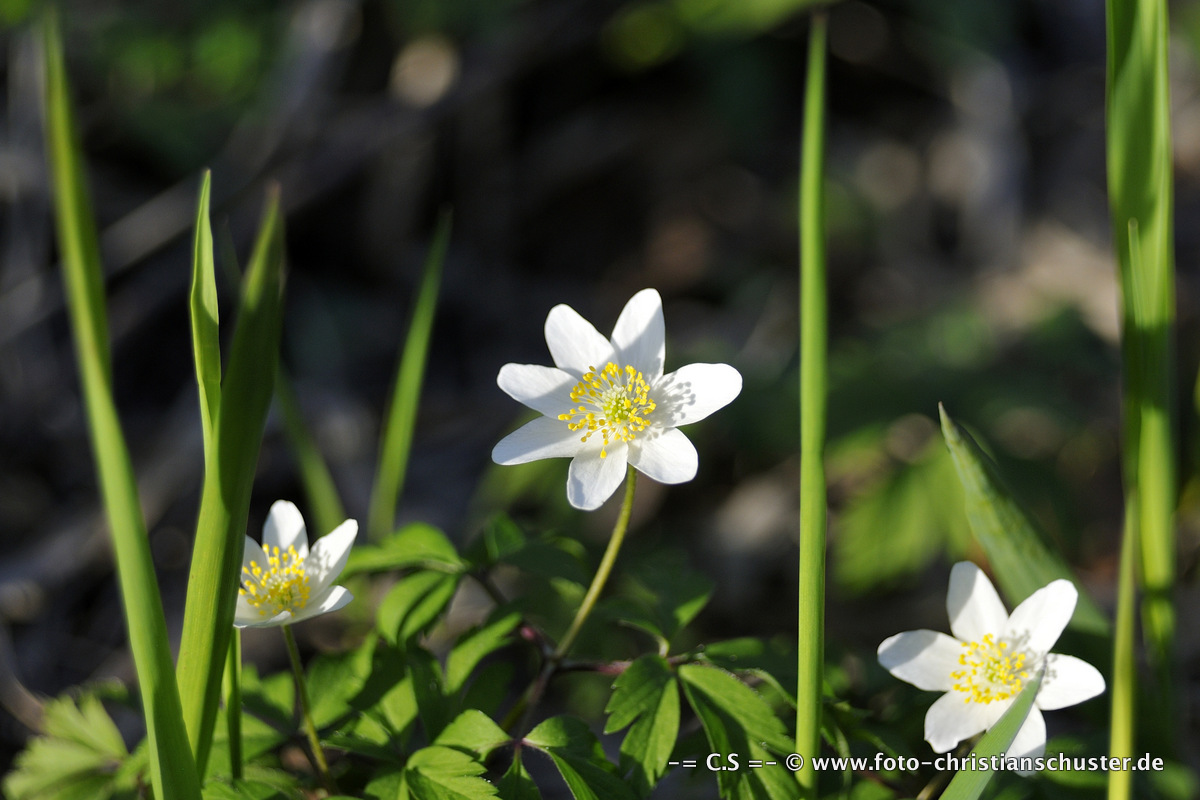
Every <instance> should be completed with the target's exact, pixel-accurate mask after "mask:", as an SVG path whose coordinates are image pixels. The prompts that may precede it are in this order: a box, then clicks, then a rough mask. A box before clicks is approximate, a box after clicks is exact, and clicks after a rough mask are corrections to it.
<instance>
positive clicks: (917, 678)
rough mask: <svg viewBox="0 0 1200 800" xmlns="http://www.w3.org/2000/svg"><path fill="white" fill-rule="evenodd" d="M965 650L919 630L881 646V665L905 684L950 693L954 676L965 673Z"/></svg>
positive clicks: (947, 639)
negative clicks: (960, 671) (957, 673)
mask: <svg viewBox="0 0 1200 800" xmlns="http://www.w3.org/2000/svg"><path fill="white" fill-rule="evenodd" d="M962 652H963V647H962V643H960V642H959V641H958V640H957V639H952V638H950V637H949V636H947V635H946V634H944V633H938V632H937V631H928V630H919V631H905V632H904V633H897V634H896V635H895V636H891V637H889V638H887V639H884V640H883V644H881V645H879V652H878V655H879V664H880V665H881V666H882V667H883V668H884V669H886V670H887V671H888V672H890V673H892V674H893V675H895V676H896V677H897V678H899V679H900V680H902V681H908V682H909V683H911V684H912V685H913V686H915V687H917V688H918V689H924V690H925V691H927V692H948V691H950V690H951V689H952V688H954V679H953V678H951V677H950V673H952V672H955V671H957V670H959V669H961V665H960V664H959V663H958V657H959V656H960V655H962Z"/></svg>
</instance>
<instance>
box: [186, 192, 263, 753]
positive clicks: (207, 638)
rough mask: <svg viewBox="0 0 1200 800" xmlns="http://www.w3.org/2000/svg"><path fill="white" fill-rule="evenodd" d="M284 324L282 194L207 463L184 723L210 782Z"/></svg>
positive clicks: (254, 259)
mask: <svg viewBox="0 0 1200 800" xmlns="http://www.w3.org/2000/svg"><path fill="white" fill-rule="evenodd" d="M282 317H283V221H282V218H281V217H280V214H279V192H278V190H277V189H275V190H273V191H272V192H271V193H270V195H269V197H268V198H267V204H266V209H265V211H264V213H263V221H262V224H261V226H260V228H259V233H258V239H257V242H256V243H255V247H254V253H253V255H252V256H251V259H250V267H249V271H248V272H247V275H246V278H245V280H244V281H243V288H242V292H241V304H240V307H239V309H238V319H237V327H236V329H235V330H234V336H233V350H232V353H231V355H230V357H229V362H228V368H227V370H226V373H225V379H224V382H223V384H222V386H221V402H220V407H219V409H218V410H217V420H216V426H215V431H216V436H215V437H214V439H213V445H214V446H215V450H216V452H215V453H209V454H206V456H205V464H206V472H205V475H204V489H203V492H202V494H201V498H200V513H199V518H198V520H197V522H196V543H195V547H194V549H193V551H192V569H191V572H190V574H189V576H188V594H187V605H186V607H185V608H184V616H183V638H182V641H181V643H180V650H179V665H178V677H179V688H180V694H181V697H182V700H183V712H184V719H185V720H186V721H187V729H188V734H189V735H190V737H191V741H192V748H193V751H194V753H195V756H196V763H197V765H198V767H199V768H200V770H201V772H203V769H204V766H205V764H206V763H207V761H208V752H209V748H210V746H211V744H212V734H213V726H214V723H215V721H216V713H217V699H218V697H219V694H220V689H221V674H222V671H223V668H224V664H225V658H226V653H227V650H228V648H229V637H230V635H231V634H232V631H233V609H234V604H235V601H236V598H237V584H238V568H239V566H240V564H241V560H242V537H243V535H244V532H245V529H246V516H247V514H248V513H249V507H250V490H251V485H252V483H253V480H254V470H255V466H256V464H257V462H258V451H259V446H260V444H261V442H262V433H263V426H264V425H265V423H266V418H267V408H268V407H269V405H270V401H271V395H272V393H273V391H274V383H275V369H276V365H277V363H278V358H279V335H280V327H281V323H282ZM213 467H215V469H214V468H213Z"/></svg>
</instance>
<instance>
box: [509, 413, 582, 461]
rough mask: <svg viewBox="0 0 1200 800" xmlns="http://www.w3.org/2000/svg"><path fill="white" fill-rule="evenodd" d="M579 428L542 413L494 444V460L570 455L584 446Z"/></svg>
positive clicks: (519, 459) (536, 458)
mask: <svg viewBox="0 0 1200 800" xmlns="http://www.w3.org/2000/svg"><path fill="white" fill-rule="evenodd" d="M579 439H580V433H579V431H573V430H571V429H570V428H568V427H567V423H565V422H562V421H560V420H557V419H550V418H549V417H538V418H537V419H535V420H533V421H531V422H527V423H525V424H524V425H522V426H521V427H520V428H517V429H516V430H515V431H513V432H512V433H510V434H509V435H508V436H505V437H504V438H503V439H501V440H500V441H499V442H497V443H496V446H495V447H493V448H492V461H495V462H496V463H497V464H504V465H506V466H508V465H511V464H524V463H526V462H528V461H537V460H538V459H541V458H570V457H571V456H574V455H575V454H576V453H578V452H579V451H580V450H581V449H582V448H583V442H581V441H579Z"/></svg>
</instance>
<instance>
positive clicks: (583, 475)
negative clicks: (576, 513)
mask: <svg viewBox="0 0 1200 800" xmlns="http://www.w3.org/2000/svg"><path fill="white" fill-rule="evenodd" d="M595 440H596V437H595V436H593V437H592V439H591V441H589V442H588V445H587V447H586V448H585V449H584V450H583V451H582V452H580V453H579V454H578V455H576V456H575V458H573V459H572V460H571V467H570V469H568V470H567V500H569V501H570V502H571V505H573V506H575V507H576V508H579V509H582V510H584V511H594V510H595V509H597V508H599V507H600V506H602V505H604V501H605V500H607V499H608V498H609V497H611V496H612V493H613V492H615V491H616V490H617V487H618V486H620V485H621V479H622V478H624V477H625V466H626V465H627V464H628V463H629V459H628V453H629V448H628V447H627V446H626V445H625V443H624V442H614V443H613V444H610V445H609V446H608V455H607V457H605V458H601V457H600V444H598V443H595V444H594V442H595Z"/></svg>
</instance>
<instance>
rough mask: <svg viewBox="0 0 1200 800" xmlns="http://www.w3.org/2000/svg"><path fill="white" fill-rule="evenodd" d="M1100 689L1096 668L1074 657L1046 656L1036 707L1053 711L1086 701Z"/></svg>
mask: <svg viewBox="0 0 1200 800" xmlns="http://www.w3.org/2000/svg"><path fill="white" fill-rule="evenodd" d="M1103 691H1104V676H1103V675H1101V674H1100V670H1098V669H1096V668H1095V667H1093V666H1092V665H1091V664H1089V663H1087V662H1086V661H1084V660H1082V659H1079V658H1075V657H1074V656H1064V655H1060V654H1058V653H1051V654H1050V655H1048V656H1046V677H1045V678H1043V679H1042V688H1041V689H1039V690H1038V696H1037V705H1038V708H1042V709H1045V710H1046V711H1053V710H1054V709H1056V708H1066V707H1067V706H1073V705H1075V704H1076V703H1082V702H1083V701H1084V700H1090V699H1091V698H1093V697H1095V696H1096V695H1098V694H1100V693H1101V692H1103Z"/></svg>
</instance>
